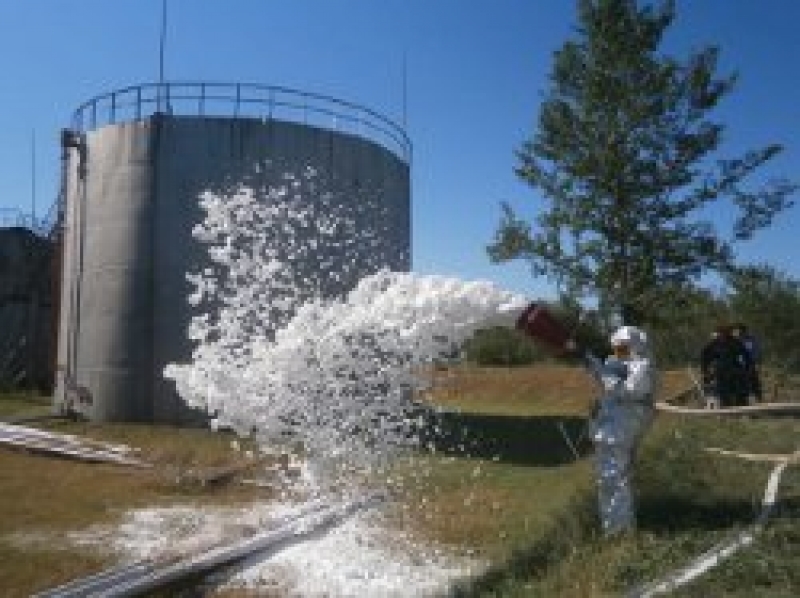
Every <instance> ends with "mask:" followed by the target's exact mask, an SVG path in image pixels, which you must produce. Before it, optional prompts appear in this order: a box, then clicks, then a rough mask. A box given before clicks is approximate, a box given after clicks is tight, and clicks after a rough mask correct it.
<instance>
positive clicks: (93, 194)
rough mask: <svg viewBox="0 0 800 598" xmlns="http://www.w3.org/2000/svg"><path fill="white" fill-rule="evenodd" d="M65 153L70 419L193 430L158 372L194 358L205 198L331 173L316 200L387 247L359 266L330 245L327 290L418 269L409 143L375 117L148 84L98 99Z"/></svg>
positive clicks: (284, 93) (66, 396) (280, 93)
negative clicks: (337, 264) (193, 280)
mask: <svg viewBox="0 0 800 598" xmlns="http://www.w3.org/2000/svg"><path fill="white" fill-rule="evenodd" d="M62 141H63V146H64V150H65V152H64V168H63V173H64V174H63V181H62V197H63V198H64V206H63V209H64V235H63V238H64V246H63V279H62V298H61V314H60V326H59V342H58V362H57V376H56V391H55V405H56V407H57V408H58V409H61V410H66V409H71V410H75V411H78V412H80V413H82V414H83V415H85V416H87V417H89V418H90V419H92V420H97V421H158V422H170V423H181V422H182V421H186V419H187V418H188V417H189V414H188V411H187V410H186V409H185V407H184V406H183V405H182V403H181V401H180V399H179V397H178V396H177V394H176V392H175V389H174V386H173V384H172V383H170V382H168V381H165V380H164V379H163V376H162V372H163V369H164V366H165V365H166V364H168V363H172V362H186V361H188V360H189V358H190V356H191V350H192V345H191V343H190V342H189V341H188V340H187V335H186V332H187V326H188V324H189V321H190V319H191V317H192V315H193V314H192V312H191V309H190V306H189V305H188V303H187V296H188V294H189V293H190V291H191V286H190V285H189V283H188V282H187V281H186V273H187V272H197V271H200V270H201V269H202V268H204V267H206V266H207V265H208V264H209V258H208V256H207V254H206V248H205V247H204V246H203V245H202V244H201V243H199V242H198V241H197V240H196V239H194V238H193V236H192V228H193V227H194V226H195V224H197V223H198V222H199V221H200V220H201V219H202V218H203V216H204V213H203V211H202V210H201V209H200V206H199V204H198V197H199V195H200V194H201V193H202V192H204V191H209V190H210V191H212V192H216V193H220V194H224V193H225V192H226V191H227V190H229V189H231V188H232V187H233V186H236V185H237V184H239V183H242V182H244V183H247V184H257V185H262V186H269V185H272V184H280V182H281V180H282V177H283V176H284V174H285V173H286V172H300V171H303V170H305V169H307V168H313V169H315V170H318V171H319V172H321V173H324V177H323V178H322V179H321V180H324V185H322V188H320V189H319V192H320V193H335V194H336V195H337V196H338V197H341V198H345V199H347V201H351V202H353V205H354V206H356V207H357V208H358V209H356V210H354V211H353V214H354V215H355V218H356V221H357V226H358V227H359V228H360V229H371V230H373V232H374V234H373V237H375V238H377V239H378V244H379V246H380V247H379V248H378V249H379V250H378V252H377V255H378V256H379V259H377V260H376V259H375V255H376V254H375V253H374V252H372V255H370V256H364V259H363V260H359V259H358V258H357V259H356V260H355V263H356V267H355V268H353V259H352V255H350V256H343V255H342V256H340V255H338V254H337V250H336V249H335V248H334V247H331V248H330V252H331V258H332V259H333V260H334V261H335V260H337V259H342V260H343V262H344V260H345V259H347V260H348V263H347V264H345V263H342V264H341V265H342V269H341V271H342V273H344V274H346V275H344V276H341V277H339V281H338V282H336V283H334V282H331V284H330V286H329V288H326V289H323V292H324V293H326V294H337V293H340V292H342V291H344V290H347V288H348V287H350V286H352V285H354V284H355V282H356V281H357V279H358V278H360V277H361V276H363V275H365V274H367V273H370V272H371V271H374V270H376V269H377V268H379V267H388V268H391V269H393V270H407V269H408V268H409V267H410V257H409V256H410V183H409V169H410V144H409V142H408V139H407V137H406V135H405V133H404V131H403V130H402V129H401V128H399V127H398V126H397V125H395V124H393V123H392V122H391V121H389V120H388V119H386V118H384V117H382V116H380V115H379V114H377V113H375V112H372V111H371V110H368V109H366V108H362V107H359V106H357V105H354V104H350V103H346V102H342V101H339V100H335V99H332V98H328V97H324V96H319V95H314V94H307V93H302V92H296V91H293V90H288V89H285V88H277V87H265V86H255V85H244V84H233V85H220V84H213V85H212V84H163V85H146V86H137V87H132V88H127V89H124V90H120V91H117V92H113V93H110V94H106V95H104V96H100V97H98V98H95V99H93V100H91V101H89V102H87V103H86V104H84V105H83V106H81V107H80V108H79V109H78V111H77V112H76V117H75V122H74V123H73V128H72V129H71V130H68V131H65V133H64V135H63V140H62ZM309 199H310V200H314V198H309ZM297 268H298V271H306V272H311V271H312V270H313V269H314V268H315V264H313V263H298V264H297Z"/></svg>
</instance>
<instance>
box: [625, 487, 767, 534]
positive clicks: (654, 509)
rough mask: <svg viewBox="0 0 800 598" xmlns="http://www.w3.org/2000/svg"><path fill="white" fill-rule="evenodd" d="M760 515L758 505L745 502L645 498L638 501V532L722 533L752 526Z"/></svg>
mask: <svg viewBox="0 0 800 598" xmlns="http://www.w3.org/2000/svg"><path fill="white" fill-rule="evenodd" d="M759 511H760V505H756V504H754V503H753V502H750V501H744V500H731V499H719V498H717V499H713V498H712V499H709V500H708V501H703V502H701V501H699V500H693V499H691V498H687V497H685V496H671V495H669V494H666V495H664V496H658V497H656V496H644V497H642V498H641V500H639V501H638V512H637V523H638V526H639V528H640V529H642V530H648V531H651V532H655V533H658V534H664V533H675V532H678V531H693V530H698V529H699V530H705V531H713V530H725V529H729V528H731V527H732V526H735V525H749V524H751V523H753V521H755V519H756V517H758V513H759Z"/></svg>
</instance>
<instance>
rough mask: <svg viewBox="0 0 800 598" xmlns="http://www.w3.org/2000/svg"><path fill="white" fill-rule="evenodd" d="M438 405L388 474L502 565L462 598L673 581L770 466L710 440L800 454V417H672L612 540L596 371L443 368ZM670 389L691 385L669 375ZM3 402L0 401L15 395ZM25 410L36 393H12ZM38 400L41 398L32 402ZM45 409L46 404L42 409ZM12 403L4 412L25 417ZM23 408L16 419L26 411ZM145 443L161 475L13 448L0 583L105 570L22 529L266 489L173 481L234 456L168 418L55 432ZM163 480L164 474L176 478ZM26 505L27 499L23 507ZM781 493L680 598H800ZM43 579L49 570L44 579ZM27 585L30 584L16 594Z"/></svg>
mask: <svg viewBox="0 0 800 598" xmlns="http://www.w3.org/2000/svg"><path fill="white" fill-rule="evenodd" d="M434 375H435V378H436V379H435V384H434V388H433V390H432V393H431V395H430V397H429V399H430V400H431V401H432V402H433V403H435V404H438V405H440V406H443V407H444V408H445V411H444V413H442V414H441V415H440V416H439V417H438V418H437V419H436V421H435V425H436V426H437V427H438V431H437V434H434V435H431V436H430V438H429V440H430V448H431V449H433V451H434V452H432V453H430V452H423V453H419V454H416V455H414V456H413V462H408V461H406V462H401V463H398V464H396V465H395V466H394V467H393V468H392V470H391V471H389V472H386V476H388V477H390V478H391V480H392V483H391V487H392V488H393V489H394V491H395V496H396V497H397V501H396V503H395V508H394V509H393V511H392V514H391V515H392V517H393V519H391V521H393V522H394V524H395V525H396V526H397V527H398V528H400V529H403V530H404V531H409V532H412V533H413V534H415V535H416V536H417V537H419V538H420V539H424V540H426V541H428V542H431V543H433V544H438V545H441V546H443V547H447V548H448V549H449V550H453V551H456V552H458V553H461V554H468V555H471V556H473V557H476V558H479V559H482V560H484V561H485V562H488V563H490V565H489V567H488V569H487V570H486V571H483V572H481V573H479V574H476V576H475V577H473V578H470V579H465V580H461V582H460V583H459V584H458V586H457V587H456V588H455V589H454V590H453V592H452V594H453V595H454V596H462V597H467V596H470V597H472V596H474V597H488V596H498V597H500V596H503V597H505V596H509V597H522V596H547V597H551V596H559V597H562V596H563V597H576V598H577V597H587V596H588V597H593V596H598V597H599V596H618V595H621V594H624V593H625V592H626V591H628V590H630V589H631V588H634V587H637V586H638V585H640V584H642V583H646V582H649V581H652V580H655V579H659V578H661V577H662V576H664V575H666V574H667V573H669V572H671V571H672V570H674V569H675V568H677V567H680V566H683V565H685V564H686V563H688V562H689V561H690V560H692V559H694V558H695V557H696V556H697V555H699V554H701V553H703V552H704V551H706V550H708V549H709V548H711V547H712V546H713V545H715V544H716V543H717V542H720V541H722V540H724V539H726V538H728V537H730V535H731V534H732V533H735V532H737V531H740V530H743V529H747V528H749V526H750V525H751V524H752V523H753V521H754V519H755V517H756V516H757V514H758V512H759V510H760V503H761V500H762V497H763V493H764V487H765V484H766V482H767V478H768V476H769V474H770V472H771V470H772V467H773V466H772V465H771V464H766V463H753V462H746V461H743V460H740V459H736V458H734V457H729V456H722V455H717V454H711V453H708V452H706V451H704V450H703V449H704V447H709V446H713V447H719V448H724V449H732V450H742V451H747V452H755V453H788V452H792V451H794V450H796V449H798V448H800V446H799V445H800V442H798V439H800V423H798V422H797V421H796V420H794V419H788V418H787V419H741V418H739V419H732V418H728V419H726V418H687V417H682V416H677V415H663V414H662V415H660V416H659V417H658V418H657V420H656V424H655V425H654V427H653V429H652V430H651V432H650V433H649V434H648V435H647V437H646V439H645V441H644V443H643V445H642V450H641V452H640V456H639V460H638V463H637V470H636V471H637V476H636V490H637V496H638V509H637V511H638V519H639V529H638V531H637V533H636V534H634V535H632V536H630V537H625V538H622V539H616V540H613V541H609V540H605V539H603V538H602V537H601V536H600V535H599V534H598V524H597V518H596V514H595V508H596V505H595V498H594V489H593V472H592V463H591V454H590V449H591V447H590V446H589V444H588V442H586V441H585V440H584V441H583V442H582V443H581V444H580V446H579V447H578V448H579V450H580V453H581V456H580V458H579V459H576V458H575V455H574V454H573V453H572V451H571V450H570V449H569V447H568V446H567V444H566V442H565V441H564V440H563V438H562V436H561V433H560V432H559V429H558V425H559V424H560V425H561V426H563V427H564V429H565V430H566V431H567V433H568V434H569V436H570V437H571V438H573V439H577V438H578V437H579V436H580V435H581V432H582V430H583V428H584V426H585V414H586V411H587V410H588V407H589V405H590V399H591V397H592V396H593V392H594V391H593V388H592V386H591V382H590V381H589V380H588V379H587V377H586V376H585V374H584V373H583V372H582V371H580V370H576V369H572V368H565V367H563V366H540V367H539V368H521V369H518V370H508V369H504V368H495V369H486V370H483V369H477V368H475V369H471V368H458V369H456V370H453V371H438V372H436V373H435V374H434ZM665 382H666V384H665V386H666V388H665V389H664V392H665V393H666V394H670V393H672V392H674V391H676V390H680V389H681V388H682V387H684V386H686V385H687V381H686V376H685V373H683V372H678V373H667V375H666V376H665ZM4 401H5V399H0V405H2V404H5V405H10V404H11V402H9V403H4ZM12 401H21V402H22V405H19V404H18V407H19V408H22V409H23V411H24V410H27V409H28V408H29V407H30V405H29V404H27V403H26V400H25V398H24V397H23V398H22V399H18V398H15V399H12ZM35 406H36V405H35ZM36 407H37V408H38V407H41V405H38V406H36ZM13 411H14V410H13V409H11V410H9V411H7V413H12V412H13ZM12 415H13V413H12ZM47 425H48V426H50V427H51V428H53V429H56V430H58V431H65V432H70V433H76V434H81V435H86V436H91V437H94V438H98V439H105V440H110V441H114V442H125V443H128V444H130V445H132V446H138V447H142V448H143V449H144V450H143V457H144V458H147V459H149V460H152V461H154V462H158V463H161V464H162V467H160V468H159V471H160V472H162V473H159V474H158V475H152V476H144V477H139V476H132V475H131V474H129V473H127V470H121V469H119V468H115V467H112V466H104V465H86V464H81V463H73V462H68V461H60V460H52V459H43V458H41V457H34V456H30V455H24V454H20V453H14V452H7V451H2V450H0V488H2V489H3V492H2V493H1V494H0V510H2V512H3V513H4V518H3V519H2V520H0V593H1V594H2V595H4V596H5V595H9V596H14V595H20V596H22V595H27V593H30V591H32V590H34V589H41V588H43V587H51V586H52V585H54V584H53V582H55V581H63V580H65V579H69V578H70V577H74V576H76V575H79V574H83V573H86V572H89V571H93V570H96V569H97V567H98V566H100V565H101V564H102V563H100V562H99V560H98V559H97V558H96V557H91V556H85V555H84V556H75V555H72V554H70V555H66V554H64V552H63V551H59V550H58V549H56V548H51V549H45V550H43V549H41V548H39V549H37V550H33V549H31V550H22V549H20V548H19V547H11V546H9V545H8V543H5V542H4V541H2V538H3V537H6V536H7V535H8V534H9V533H15V532H23V533H24V532H26V531H35V530H37V529H55V530H66V529H76V528H79V527H80V526H83V525H86V524H88V523H93V522H98V521H113V520H114V518H115V517H118V516H119V514H120V513H121V512H122V511H123V510H124V509H125V508H131V507H136V506H141V505H145V504H155V503H158V504H165V503H171V502H172V503H174V502H184V503H185V502H187V501H189V500H194V501H198V503H201V502H202V503H203V504H206V503H209V502H224V503H235V502H239V503H244V502H246V501H247V500H250V499H251V498H252V491H250V490H247V489H242V488H237V487H235V486H230V487H222V488H217V489H214V488H211V489H209V488H197V487H196V486H191V485H182V484H176V483H175V477H174V476H173V474H174V473H175V472H181V471H186V470H189V469H192V468H195V467H207V466H216V465H223V464H226V463H229V462H230V460H231V452H230V449H229V443H230V440H231V439H230V437H227V436H224V435H216V434H211V433H209V432H207V431H204V430H186V429H174V428H167V427H162V426H121V425H93V424H86V423H69V424H65V423H55V422H54V423H51V424H47ZM164 472H166V473H164ZM19 497H25V499H24V500H20V498H19ZM778 498H779V503H778V506H777V508H776V509H775V512H774V513H773V515H772V517H771V518H770V520H769V521H768V523H767V526H766V528H765V529H764V531H763V532H762V533H761V534H760V535H759V536H758V538H757V541H756V543H755V544H754V545H753V546H750V547H748V548H745V549H742V550H741V551H740V552H739V553H737V554H736V555H735V556H733V557H731V558H730V559H728V560H726V561H724V562H723V563H722V564H721V565H720V566H718V567H716V568H714V569H712V570H711V571H710V572H708V573H707V574H705V575H704V576H702V577H701V578H700V579H698V580H696V581H695V582H693V583H691V584H690V585H688V586H686V587H684V588H681V589H679V590H678V591H677V592H675V593H674V594H673V595H674V596H684V597H686V596H691V597H695V596H696V597H700V596H715V597H716V596H729V597H741V598H745V597H750V596H767V597H769V596H774V597H781V596H795V595H798V588H800V567H797V565H796V564H797V562H799V561H800V525H798V523H797V520H798V516H799V515H800V468H798V467H797V466H793V467H790V468H789V469H787V471H786V473H785V474H784V476H783V481H782V483H781V486H780V489H779V492H778ZM42 572H46V575H47V577H46V578H43V577H42ZM15 592H16V593H15Z"/></svg>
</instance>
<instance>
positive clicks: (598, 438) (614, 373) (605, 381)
mask: <svg viewBox="0 0 800 598" xmlns="http://www.w3.org/2000/svg"><path fill="white" fill-rule="evenodd" d="M610 340H611V346H612V349H613V354H612V355H611V356H609V357H608V359H606V360H605V362H602V361H600V360H599V359H597V358H596V357H594V356H592V355H589V356H588V357H587V364H588V367H589V370H590V372H591V373H592V374H593V375H594V377H595V378H596V379H597V380H598V381H599V382H600V384H601V385H602V387H603V395H602V396H601V398H600V399H599V400H598V403H597V409H596V413H595V415H594V417H593V419H592V422H591V425H590V432H591V438H592V440H593V441H594V445H595V470H596V481H597V492H598V503H599V512H600V520H601V523H602V527H603V532H604V534H605V535H607V536H613V535H616V534H619V533H624V532H629V531H633V530H634V529H635V526H636V517H635V509H634V497H633V487H632V474H633V463H634V460H635V457H636V451H637V448H638V446H639V442H640V441H641V439H642V436H643V435H644V433H645V432H646V431H647V429H648V427H649V426H650V424H651V422H652V420H653V415H654V413H655V403H654V392H655V387H656V368H655V364H654V362H653V358H652V356H651V354H650V349H649V345H648V341H647V334H646V333H645V332H644V331H643V330H641V329H639V328H637V327H634V326H623V327H621V328H619V329H618V330H617V331H616V332H614V334H612V335H611V339H610Z"/></svg>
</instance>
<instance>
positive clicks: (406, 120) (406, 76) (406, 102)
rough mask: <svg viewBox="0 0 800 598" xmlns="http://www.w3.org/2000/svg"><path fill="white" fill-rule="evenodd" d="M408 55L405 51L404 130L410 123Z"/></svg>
mask: <svg viewBox="0 0 800 598" xmlns="http://www.w3.org/2000/svg"><path fill="white" fill-rule="evenodd" d="M407 58H408V54H407V52H406V51H405V50H403V129H405V128H406V125H407V123H408V60H407Z"/></svg>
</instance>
